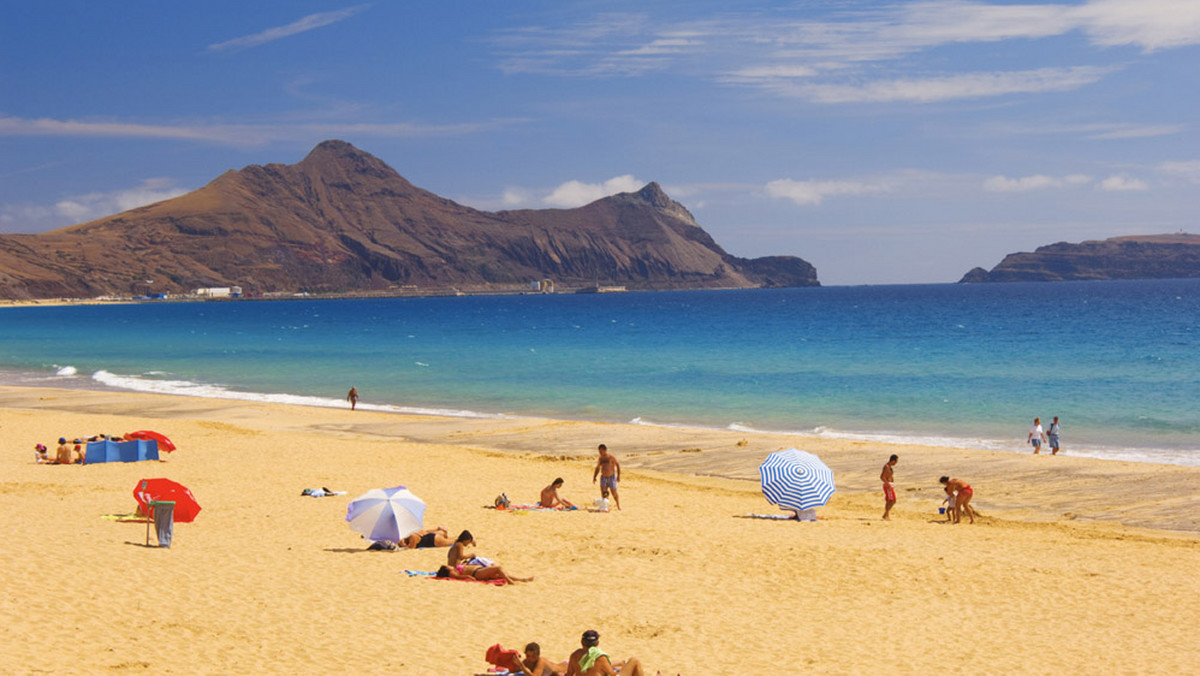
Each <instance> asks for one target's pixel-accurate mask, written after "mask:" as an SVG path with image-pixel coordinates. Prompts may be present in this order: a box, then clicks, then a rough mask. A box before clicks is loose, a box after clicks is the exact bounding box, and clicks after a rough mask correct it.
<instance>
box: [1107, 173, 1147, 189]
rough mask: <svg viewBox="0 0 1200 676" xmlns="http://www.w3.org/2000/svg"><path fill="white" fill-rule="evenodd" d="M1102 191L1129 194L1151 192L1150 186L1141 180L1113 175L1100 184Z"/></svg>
mask: <svg viewBox="0 0 1200 676" xmlns="http://www.w3.org/2000/svg"><path fill="white" fill-rule="evenodd" d="M1100 189H1101V190H1104V191H1106V192H1129V191H1137V190H1149V189H1150V186H1149V184H1147V183H1146V182H1145V181H1143V180H1141V179H1139V178H1129V177H1128V176H1119V175H1113V176H1109V177H1108V178H1106V179H1104V180H1103V181H1101V182H1100Z"/></svg>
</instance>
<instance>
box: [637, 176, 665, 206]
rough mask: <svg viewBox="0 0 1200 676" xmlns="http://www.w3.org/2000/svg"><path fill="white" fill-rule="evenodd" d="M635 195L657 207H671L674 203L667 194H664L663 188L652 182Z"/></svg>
mask: <svg viewBox="0 0 1200 676" xmlns="http://www.w3.org/2000/svg"><path fill="white" fill-rule="evenodd" d="M634 194H635V195H637V196H638V198H639V199H641V200H643V201H645V202H648V203H649V204H652V205H654V206H656V207H667V206H671V204H672V202H673V201H674V200H672V199H671V198H670V197H668V196H667V193H665V192H663V189H662V186H660V185H659V184H658V183H656V182H654V181H650V182H649V183H647V184H646V187H644V188H642V189H641V190H639V191H637V192H636V193H634Z"/></svg>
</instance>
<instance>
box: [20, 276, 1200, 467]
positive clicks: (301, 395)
mask: <svg viewBox="0 0 1200 676" xmlns="http://www.w3.org/2000/svg"><path fill="white" fill-rule="evenodd" d="M1197 348H1200V280H1167V281H1140V282H1087V283H1056V284H983V285H913V286H871V287H829V288H813V289H779V290H753V291H693V292H660V293H628V294H603V295H562V296H557V295H554V296H537V295H530V296H495V297H453V298H409V299H372V300H289V301H230V302H209V303H168V302H160V303H147V304H137V305H116V306H78V307H46V308H41V307H21V308H8V309H4V310H2V311H0V378H2V379H3V380H4V381H5V382H8V383H14V384H37V385H51V386H65V387H91V388H96V387H115V388H120V389H134V390H143V391H160V392H169V393H177V394H190V395H197V396H219V397H234V398H246V399H264V400H274V401H290V402H296V403H308V404H313V405H326V406H337V405H345V403H344V401H343V400H342V398H343V397H344V396H345V392H346V390H348V389H349V388H350V386H352V385H353V386H355V387H357V388H358V391H359V393H360V394H361V395H362V397H363V401H362V404H360V405H361V406H365V407H371V408H378V409H381V410H394V411H433V412H440V413H449V414H454V415H508V414H518V415H538V416H548V417H555V418H568V419H585V420H606V421H620V422H629V421H635V422H641V423H645V424H662V425H685V426H703V427H713V428H734V429H742V430H745V431H746V432H747V433H748V434H752V433H753V432H754V431H795V432H802V433H806V434H814V433H815V434H822V435H828V436H841V437H852V438H868V439H880V440H889V441H920V442H924V443H935V444H962V445H968V446H972V447H981V448H995V449H1004V450H1012V451H1014V452H1028V447H1027V446H1025V445H1024V443H1023V442H1024V440H1025V437H1026V434H1027V432H1028V429H1029V426H1030V423H1031V422H1032V418H1033V417H1034V416H1035V415H1037V416H1041V417H1042V419H1043V422H1044V424H1046V425H1048V421H1049V419H1050V418H1051V417H1052V416H1055V415H1057V416H1060V417H1061V418H1062V426H1063V446H1064V449H1066V450H1067V451H1069V452H1071V453H1076V454H1086V455H1093V456H1099V457H1113V458H1123V459H1130V460H1152V461H1158V462H1170V463H1178V464H1193V465H1200V406H1198V404H1200V350H1198V349H1197Z"/></svg>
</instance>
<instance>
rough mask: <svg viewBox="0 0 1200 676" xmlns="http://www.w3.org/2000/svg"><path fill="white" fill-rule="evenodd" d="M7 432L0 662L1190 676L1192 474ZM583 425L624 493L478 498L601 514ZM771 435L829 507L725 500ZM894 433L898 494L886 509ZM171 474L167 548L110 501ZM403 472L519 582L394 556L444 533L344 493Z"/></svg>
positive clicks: (944, 455) (69, 426)
mask: <svg viewBox="0 0 1200 676" xmlns="http://www.w3.org/2000/svg"><path fill="white" fill-rule="evenodd" d="M134 429H155V430H158V431H160V432H163V433H165V434H167V435H168V436H170V437H171V438H172V439H173V440H174V441H175V443H176V444H177V445H178V446H179V449H180V450H178V451H177V452H175V453H173V454H170V455H166V454H164V461H162V462H159V463H152V462H143V463H129V464H120V463H116V464H105V465H89V466H40V465H36V464H34V462H33V453H32V447H33V445H34V443H37V442H41V443H45V444H47V445H49V446H51V449H53V446H54V444H52V443H51V442H53V441H55V440H57V438H58V437H59V436H68V437H75V436H90V435H92V434H96V433H100V432H104V433H122V432H127V431H132V430H134ZM0 433H2V434H3V437H4V439H5V440H6V452H5V453H4V455H3V460H2V461H0V474H2V476H3V478H2V479H0V505H2V509H3V514H4V519H3V524H2V525H0V542H2V543H3V546H2V547H0V575H2V576H3V580H4V593H3V594H0V667H3V668H4V672H5V673H60V674H75V673H118V674H121V673H145V674H208V673H213V674H216V673H221V674H251V673H254V674H257V673H293V674H294V673H314V672H325V673H352V672H353V673H385V672H386V673H394V674H422V673H437V674H464V675H466V674H475V673H482V672H484V670H485V669H486V667H487V664H486V663H485V662H484V660H483V655H484V651H485V650H486V648H487V647H488V646H490V645H492V644H494V643H501V644H503V645H504V646H505V647H509V648H519V647H522V646H524V644H525V643H526V642H528V641H537V642H539V643H541V645H542V647H543V652H544V654H546V655H547V656H548V657H550V658H552V659H555V660H558V659H565V657H566V655H567V654H568V653H569V652H570V651H571V650H572V649H574V648H575V647H577V646H578V644H579V636H580V634H581V633H582V632H583V631H584V630H585V629H589V628H591V629H596V630H598V631H599V632H600V634H601V647H603V648H605V649H606V650H607V651H608V652H609V653H610V654H611V655H613V657H615V658H623V657H627V656H629V655H636V656H638V657H640V658H641V660H642V661H643V663H645V664H646V665H647V666H648V667H649V668H650V673H654V672H655V671H656V670H659V669H661V670H662V672H663V673H670V674H675V673H682V674H689V675H704V674H734V673H737V674H793V673H797V674H798V673H820V674H866V673H897V674H932V673H949V672H959V673H978V674H1017V673H1021V674H1025V673H1028V674H1050V673H1055V674H1076V673H1097V674H1099V673H1103V674H1109V673H1118V674H1142V673H1200V651H1198V650H1197V649H1196V647H1195V637H1194V636H1192V635H1191V634H1192V631H1191V629H1193V628H1195V627H1197V626H1200V582H1198V581H1197V580H1198V577H1197V575H1196V573H1195V570H1196V567H1197V564H1200V535H1198V533H1200V468H1188V467H1173V466H1161V465H1149V464H1134V463H1121V462H1105V461H1097V460H1091V459H1086V458H1077V457H1071V456H1070V455H1067V456H1065V457H1061V456H1060V457H1048V456H1036V457H1035V456H1032V455H1023V454H1016V453H999V452H985V451H973V450H964V449H947V448H932V447H921V446H887V445H881V444H876V443H865V442H853V441H835V440H824V439H811V438H804V437H797V436H782V435H780V436H769V435H753V436H749V437H748V436H746V435H740V434H738V433H734V432H723V431H697V430H680V429H668V428H653V427H646V426H630V425H612V424H598V423H580V422H562V421H550V420H537V419H503V420H467V419H447V418H426V417H407V416H397V415H390V414H382V413H373V412H365V411H356V412H351V411H349V410H334V409H314V408H303V407H289V406H281V405H269V404H246V403H240V402H229V401H218V400H205V399H191V398H186V397H166V396H151V395H140V394H113V393H97V392H83V391H64V390H40V389H29V388H0ZM600 442H604V443H606V444H608V446H609V448H610V449H612V451H613V452H614V453H615V454H616V455H617V457H618V458H619V459H620V460H621V462H622V467H623V475H622V482H621V486H620V488H621V502H622V506H623V507H624V509H623V510H622V511H620V512H612V513H607V514H601V513H592V512H589V511H583V510H581V511H577V512H518V513H505V512H498V511H496V510H494V509H491V508H490V507H491V504H492V500H493V498H494V497H495V496H496V495H497V494H498V493H500V492H505V493H507V494H508V495H509V496H510V497H511V498H513V499H514V501H517V502H532V501H533V500H534V499H535V498H536V496H537V493H538V491H539V489H541V488H542V487H543V486H544V485H546V484H548V483H549V482H550V481H551V480H552V479H553V478H554V477H556V476H561V477H563V478H564V479H565V480H566V485H565V486H564V488H563V489H562V491H561V493H562V495H563V496H564V497H566V498H567V499H570V500H574V501H576V502H577V503H581V504H584V505H589V506H590V505H591V502H592V499H593V498H594V497H596V495H597V491H596V489H595V488H594V486H593V484H592V482H591V477H592V467H593V465H594V457H595V456H594V449H595V446H596V444H597V443H600ZM787 446H798V447H801V448H805V449H808V450H811V451H814V452H816V453H818V454H819V455H821V457H822V458H823V459H824V460H825V461H826V462H827V463H828V464H829V465H830V466H831V467H832V468H833V469H834V471H835V472H836V474H837V479H838V492H837V493H836V494H835V495H834V497H833V500H832V501H831V502H830V504H829V505H828V506H827V507H824V508H821V509H820V510H819V513H820V515H821V520H820V521H818V522H816V523H796V522H783V521H769V520H754V519H746V518H739V517H741V516H743V515H746V514H750V513H772V512H774V511H775V510H774V508H773V507H771V506H770V505H768V504H767V503H766V502H765V501H764V500H763V498H762V496H761V493H760V491H759V488H758V482H757V465H758V463H759V462H760V461H761V460H762V459H763V458H764V457H765V456H766V454H767V453H769V452H771V451H773V450H776V449H778V448H781V447H787ZM890 453H898V454H899V455H900V463H899V465H897V467H896V481H897V487H898V492H899V494H900V500H899V503H898V504H897V506H896V508H895V510H894V511H893V520H892V521H890V522H883V521H881V520H880V519H879V517H880V514H881V512H882V495H881V493H880V490H879V484H878V475H879V470H880V467H881V466H882V464H883V462H884V461H885V460H886V459H887V456H888V455H889V454H890ZM941 474H950V475H953V476H957V477H961V478H963V479H964V480H966V481H968V482H970V483H971V484H972V485H973V486H974V488H975V504H976V506H977V507H978V508H979V510H980V512H981V513H982V515H983V516H982V518H980V519H979V520H978V522H977V523H976V524H974V525H969V524H966V523H964V524H960V525H948V524H946V523H944V522H943V521H942V520H941V517H939V516H938V514H937V506H938V504H939V503H940V501H941V497H942V493H941V490H940V486H939V485H938V484H937V477H938V476H939V475H941ZM159 476H161V477H167V478H170V479H174V480H176V481H179V482H181V483H183V484H185V485H187V486H188V487H190V488H191V489H192V491H193V492H194V494H195V496H196V498H197V499H198V500H199V502H200V503H201V505H203V508H204V509H203V511H202V512H201V513H200V515H199V517H198V518H197V519H196V521H195V522H194V523H190V524H177V525H176V528H175V534H174V543H173V546H172V547H171V548H170V549H159V548H156V547H146V546H145V544H144V543H145V540H146V531H145V526H144V525H143V524H139V523H121V522H117V521H112V520H108V519H104V518H102V517H103V516H104V515H111V514H119V513H128V512H130V511H132V510H133V509H134V507H135V503H134V500H133V497H132V491H133V488H134V486H135V484H136V483H137V481H138V479H141V478H149V477H159ZM399 484H403V485H406V486H408V487H409V488H410V489H411V490H412V491H413V492H414V493H416V494H418V495H420V496H421V497H423V498H424V499H425V501H426V502H427V503H428V505H429V508H428V512H427V513H426V519H425V521H426V524H427V525H444V526H446V527H447V528H448V529H449V530H450V531H451V533H457V531H458V530H460V529H463V528H469V529H470V530H471V531H473V532H474V534H475V536H476V539H477V541H478V543H479V544H478V552H479V553H480V554H481V555H484V556H488V557H491V558H494V559H497V560H498V561H499V562H500V563H501V564H502V565H503V566H504V567H505V568H506V569H508V570H510V571H511V572H513V573H515V574H517V575H522V576H525V575H532V576H534V577H535V578H536V579H535V580H534V581H533V582H531V583H527V584H521V585H515V586H511V587H493V586H490V585H484V584H477V583H468V582H448V581H431V580H427V579H422V578H419V577H409V576H408V575H406V574H405V573H404V572H403V571H404V570H405V569H414V570H433V569H435V568H436V567H437V566H438V565H439V564H440V563H441V562H442V561H444V558H445V551H446V550H444V549H435V550H421V551H400V552H368V551H365V550H364V544H365V543H364V541H363V540H362V539H360V538H359V536H358V535H357V534H356V533H354V532H353V531H352V530H350V528H349V527H348V526H347V525H346V523H345V521H344V518H345V513H346V504H347V502H348V501H349V500H350V499H352V498H354V497H355V496H357V495H359V494H361V493H363V492H365V491H367V490H369V489H371V488H376V487H386V486H394V485H399ZM310 487H311V488H316V487H329V488H331V489H334V490H344V491H348V492H349V495H347V496H339V497H326V498H319V499H314V498H308V497H302V496H301V495H300V492H301V490H302V489H304V488H310ZM150 541H151V543H154V542H155V539H154V536H153V535H151V537H150Z"/></svg>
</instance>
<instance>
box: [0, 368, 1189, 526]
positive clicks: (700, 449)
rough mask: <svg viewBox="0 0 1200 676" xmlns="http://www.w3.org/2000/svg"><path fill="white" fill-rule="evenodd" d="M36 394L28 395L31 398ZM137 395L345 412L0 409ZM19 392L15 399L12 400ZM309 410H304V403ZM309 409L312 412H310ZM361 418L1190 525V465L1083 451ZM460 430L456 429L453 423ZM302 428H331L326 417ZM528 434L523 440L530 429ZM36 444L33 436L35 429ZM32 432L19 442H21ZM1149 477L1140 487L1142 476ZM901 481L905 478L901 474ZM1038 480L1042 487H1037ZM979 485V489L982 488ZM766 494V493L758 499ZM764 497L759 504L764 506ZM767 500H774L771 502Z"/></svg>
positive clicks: (535, 420)
mask: <svg viewBox="0 0 1200 676" xmlns="http://www.w3.org/2000/svg"><path fill="white" fill-rule="evenodd" d="M31 396H33V397H37V403H33V402H31V401H30V397H31ZM142 398H144V401H146V402H147V403H146V410H148V411H156V412H158V413H157V414H156V415H154V416H152V417H156V418H157V417H162V418H165V419H175V418H181V419H196V418H197V416H200V417H203V416H206V415H211V414H212V413H214V412H224V413H226V414H233V413H235V412H236V411H237V410H238V409H240V408H243V407H266V410H272V409H274V408H276V407H278V408H280V409H282V410H284V411H289V412H290V414H291V415H297V410H298V411H300V413H298V415H299V416H301V417H310V416H311V417H314V418H318V419H319V418H320V417H321V416H322V415H323V414H324V413H329V414H334V415H338V414H341V413H349V411H348V409H347V408H346V407H345V406H344V405H343V406H341V407H332V406H324V405H306V404H303V403H280V402H270V401H261V400H257V399H253V400H242V399H234V398H209V397H201V396H191V395H176V394H164V393H144V392H123V391H113V390H109V391H105V390H89V389H57V388H43V387H26V386H16V385H0V410H13V409H16V408H29V409H32V410H61V411H70V410H74V408H75V407H77V406H80V405H83V406H85V407H86V408H87V410H89V411H92V412H102V413H110V414H111V413H116V414H118V415H120V414H130V413H132V412H134V411H135V410H136V408H135V407H133V406H131V405H130V404H129V403H127V402H130V401H135V400H143V399H142ZM22 402H25V405H24V406H22V405H21V404H22ZM304 411H310V412H311V413H305V412H304ZM318 411H320V412H321V413H318ZM354 414H357V415H359V416H371V422H369V423H363V424H353V425H341V426H338V427H337V428H336V430H335V431H336V433H338V434H344V433H356V434H361V435H364V436H366V437H368V438H377V439H394V440H403V441H408V442H418V443H423V444H439V445H445V444H460V443H462V438H463V437H464V436H468V437H470V438H471V444H470V445H471V447H472V448H476V449H478V450H482V451H485V452H491V453H501V454H506V455H520V456H536V457H540V458H556V459H581V458H590V457H591V455H592V454H593V453H594V447H595V443H599V442H598V441H596V442H593V439H598V438H608V439H613V438H616V439H618V440H619V441H618V444H617V445H613V444H612V442H611V441H609V442H606V443H609V445H610V448H612V449H613V450H614V452H616V453H618V455H619V456H620V457H621V458H622V463H623V466H626V467H628V468H630V469H638V470H648V471H653V472H657V473H662V474H664V475H680V476H691V477H712V478H716V479H729V480H735V481H741V482H747V483H750V484H753V486H754V488H755V489H757V482H758V469H757V468H758V464H759V463H760V462H761V460H762V458H763V457H765V456H766V454H767V453H769V452H771V451H773V450H778V449H781V448H788V447H798V448H803V449H805V450H809V451H811V452H814V453H816V454H818V455H820V456H821V457H822V459H823V460H825V462H826V463H827V464H828V465H829V466H830V468H831V469H833V470H834V472H835V475H836V476H837V483H838V491H839V493H840V494H843V495H848V496H853V497H855V498H856V499H858V498H862V497H863V496H866V495H872V494H874V493H876V492H878V490H879V489H878V485H877V484H878V479H877V476H876V475H877V473H878V468H876V467H874V465H875V464H877V462H878V463H881V462H882V461H881V460H879V461H877V458H883V459H884V460H886V458H887V457H888V456H889V455H890V454H892V453H896V454H898V455H900V456H901V458H902V461H903V465H902V467H901V468H900V469H899V470H898V477H900V479H899V480H898V483H905V481H904V479H905V478H906V477H905V475H906V474H907V475H908V476H909V477H922V478H923V479H924V480H923V481H921V482H920V483H918V484H917V485H915V486H910V487H908V488H907V489H906V490H907V491H908V493H909V496H908V497H909V498H910V499H914V500H917V501H920V502H922V503H924V504H927V509H928V510H929V511H931V512H933V511H936V506H937V503H940V502H941V500H942V497H943V495H942V491H941V487H940V486H939V485H938V484H937V477H938V476H941V475H942V474H952V475H961V476H964V477H967V478H968V479H969V481H970V482H971V483H973V484H975V485H976V487H977V488H978V487H979V486H980V485H981V484H989V485H991V486H994V487H995V488H996V489H998V490H995V491H988V492H985V493H984V494H983V495H982V497H981V498H979V499H977V502H976V504H977V505H979V506H981V508H985V507H986V508H987V509H988V511H989V512H990V513H991V514H994V515H998V516H1000V517H1002V518H1006V519H1013V520H1019V521H1033V522H1071V521H1077V520H1079V521H1097V522H1115V523H1118V524H1121V525H1124V526H1131V527H1138V528H1150V529H1155V530H1164V531H1180V532H1185V533H1198V534H1200V492H1197V491H1196V487H1197V486H1200V467H1193V466H1188V465H1171V464H1158V463H1152V462H1141V461H1125V460H1115V459H1108V458H1103V459H1102V458H1091V457H1086V456H1080V455H1070V454H1061V455H1057V456H1051V455H1049V454H1042V455H1032V454H1031V453H1015V452H1012V451H1005V450H987V449H978V448H966V447H953V446H942V445H928V444H918V443H897V442H881V441H875V440H869V439H856V438H842V437H822V436H811V435H804V434H796V433H781V432H753V433H748V432H746V431H742V430H729V429H719V428H702V427H683V426H671V425H655V424H643V423H619V422H596V421H581V420H561V419H554V418H540V417H529V416H512V415H495V416H486V415H480V416H477V417H476V416H452V415H444V414H443V413H440V412H400V411H380V410H370V409H366V410H363V409H362V408H361V407H360V410H359V411H355V412H354ZM464 430H466V431H464ZM305 431H307V432H309V433H316V434H330V433H331V431H334V430H330V429H328V428H327V427H324V426H321V425H313V426H307V427H306V429H305ZM531 434H533V435H536V437H537V439H538V441H537V443H536V444H535V445H533V447H532V448H531V444H530V439H529V436H530V435H531ZM38 441H42V442H43V443H46V442H45V441H44V440H38ZM32 443H33V442H32V441H31V442H30V444H29V445H32ZM1151 479H1153V481H1155V482H1157V484H1158V485H1157V486H1156V488H1155V493H1154V494H1153V495H1147V494H1146V493H1145V490H1146V489H1145V485H1146V483H1147V482H1149V481H1150V480H1151ZM907 483H910V484H911V483H912V482H911V481H909V482H907ZM1039 484H1047V486H1048V488H1049V490H1047V488H1045V487H1040V486H1039ZM989 493H990V494H989ZM764 505H765V503H764ZM766 506H767V507H770V506H769V505H766ZM772 509H773V508H772Z"/></svg>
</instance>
